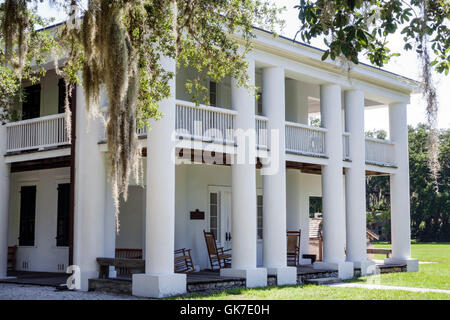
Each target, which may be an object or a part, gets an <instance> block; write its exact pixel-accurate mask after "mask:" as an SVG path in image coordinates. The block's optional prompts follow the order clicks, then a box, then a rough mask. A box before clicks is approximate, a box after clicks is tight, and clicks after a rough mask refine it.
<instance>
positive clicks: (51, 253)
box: [8, 168, 70, 272]
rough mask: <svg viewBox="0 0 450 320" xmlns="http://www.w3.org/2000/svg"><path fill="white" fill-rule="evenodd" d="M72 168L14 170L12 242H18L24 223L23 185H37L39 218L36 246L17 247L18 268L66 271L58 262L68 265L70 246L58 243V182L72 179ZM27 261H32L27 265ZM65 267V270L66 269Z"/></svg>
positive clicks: (11, 212)
mask: <svg viewBox="0 0 450 320" xmlns="http://www.w3.org/2000/svg"><path fill="white" fill-rule="evenodd" d="M69 182H70V172H69V168H59V169H50V170H39V171H32V172H20V173H12V174H11V188H10V210H9V235H8V238H9V241H8V245H9V246H13V245H18V237H19V223H20V188H21V187H22V186H27V185H35V186H36V220H35V242H34V246H26V247H19V248H18V250H17V265H16V267H17V270H28V271H45V272H62V271H61V270H58V264H64V267H65V268H66V267H67V264H68V259H69V250H68V248H67V247H57V246H56V239H55V237H56V230H57V225H56V222H57V207H58V190H57V187H58V184H60V183H69ZM23 262H27V263H28V269H24V268H23V267H22V266H23ZM63 271H64V270H63Z"/></svg>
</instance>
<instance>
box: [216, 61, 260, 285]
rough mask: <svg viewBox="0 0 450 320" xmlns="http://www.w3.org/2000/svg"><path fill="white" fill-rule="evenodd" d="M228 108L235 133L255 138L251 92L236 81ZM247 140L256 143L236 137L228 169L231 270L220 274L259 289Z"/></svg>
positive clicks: (252, 167) (251, 162)
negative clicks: (238, 154) (230, 176)
mask: <svg viewBox="0 0 450 320" xmlns="http://www.w3.org/2000/svg"><path fill="white" fill-rule="evenodd" d="M247 61H248V64H249V67H248V74H249V76H250V85H254V84H255V62H254V60H253V59H251V58H247ZM231 105H232V107H233V109H234V110H236V111H237V112H238V114H237V115H236V118H235V122H234V124H235V128H236V129H237V131H236V134H237V135H243V134H245V133H246V134H249V135H253V136H254V135H255V134H256V133H255V98H254V92H252V91H249V90H247V89H246V88H243V87H238V86H237V81H236V80H235V79H232V80H231ZM246 140H249V141H251V140H253V141H255V138H254V137H253V138H252V139H242V136H241V137H237V139H236V141H237V143H238V147H237V150H238V152H240V153H241V156H239V157H236V156H235V157H234V161H233V164H232V166H231V175H232V200H231V202H232V230H233V234H232V240H231V242H232V244H231V245H232V265H231V266H232V267H231V268H230V269H221V270H220V274H221V275H223V276H239V277H244V278H245V279H246V286H247V287H258V286H265V285H267V272H266V269H264V268H257V267H256V254H257V251H256V250H257V236H256V169H255V159H254V150H250V148H255V145H251V143H246ZM243 154H245V156H243ZM243 158H244V159H243ZM250 158H252V159H250ZM242 160H244V161H242Z"/></svg>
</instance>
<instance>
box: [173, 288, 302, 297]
mask: <svg viewBox="0 0 450 320" xmlns="http://www.w3.org/2000/svg"><path fill="white" fill-rule="evenodd" d="M304 286H308V285H303V284H297V285H283V286H268V287H256V288H245V287H240V288H231V289H225V290H221V291H220V290H215V291H208V292H201V293H188V294H185V295H182V296H177V297H169V298H167V300H177V299H198V298H208V297H211V298H213V297H221V296H239V295H242V294H244V293H245V292H247V291H248V290H252V291H257V292H265V291H270V290H273V289H285V288H292V289H293V288H301V287H304Z"/></svg>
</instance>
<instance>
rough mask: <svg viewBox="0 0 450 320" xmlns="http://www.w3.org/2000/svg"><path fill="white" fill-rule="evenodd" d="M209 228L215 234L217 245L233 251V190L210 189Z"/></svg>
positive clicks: (228, 188)
mask: <svg viewBox="0 0 450 320" xmlns="http://www.w3.org/2000/svg"><path fill="white" fill-rule="evenodd" d="M208 193H209V194H208V202H209V204H208V209H209V215H208V228H209V231H211V232H213V233H214V236H215V237H216V240H217V245H218V246H219V247H223V248H224V249H231V237H232V233H231V231H232V230H231V188H230V187H211V186H210V187H208Z"/></svg>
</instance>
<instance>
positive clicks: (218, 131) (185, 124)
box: [175, 100, 237, 144]
mask: <svg viewBox="0 0 450 320" xmlns="http://www.w3.org/2000/svg"><path fill="white" fill-rule="evenodd" d="M236 115H237V111H235V110H230V109H224V108H218V107H211V106H205V105H201V104H200V105H196V104H195V103H192V102H188V101H182V100H176V112H175V130H176V131H177V135H178V136H179V137H183V138H191V139H194V140H207V141H211V142H217V143H227V144H232V143H234V137H233V135H234V129H235V128H234V119H235V116H236ZM183 131H185V132H183Z"/></svg>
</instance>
